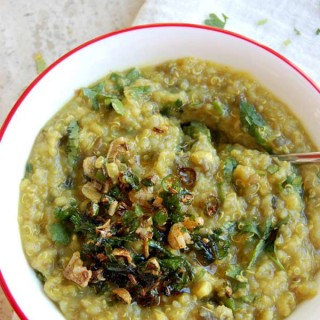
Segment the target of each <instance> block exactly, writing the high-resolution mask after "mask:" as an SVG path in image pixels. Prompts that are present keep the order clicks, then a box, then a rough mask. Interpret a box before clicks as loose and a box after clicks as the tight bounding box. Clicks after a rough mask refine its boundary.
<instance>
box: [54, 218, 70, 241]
mask: <svg viewBox="0 0 320 320" xmlns="http://www.w3.org/2000/svg"><path fill="white" fill-rule="evenodd" d="M50 234H51V239H52V241H54V242H56V243H58V244H62V245H67V244H68V243H69V242H70V240H71V236H70V233H69V231H68V230H67V228H66V227H65V226H64V225H63V224H61V223H60V222H55V223H53V224H51V225H50Z"/></svg>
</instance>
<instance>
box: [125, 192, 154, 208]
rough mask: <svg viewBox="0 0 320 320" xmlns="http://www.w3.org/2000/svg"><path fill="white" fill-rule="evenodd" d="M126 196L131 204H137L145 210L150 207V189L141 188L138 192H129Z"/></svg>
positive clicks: (151, 197)
mask: <svg viewBox="0 0 320 320" xmlns="http://www.w3.org/2000/svg"><path fill="white" fill-rule="evenodd" d="M128 195H129V199H130V201H131V202H132V203H137V204H139V205H140V206H143V207H147V208H149V207H150V206H151V205H150V200H152V199H153V193H152V190H150V188H142V189H140V190H139V191H135V190H131V191H130V192H129V194H128Z"/></svg>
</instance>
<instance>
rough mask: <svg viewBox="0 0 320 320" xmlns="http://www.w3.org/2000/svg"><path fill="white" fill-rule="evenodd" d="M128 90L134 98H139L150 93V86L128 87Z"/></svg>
mask: <svg viewBox="0 0 320 320" xmlns="http://www.w3.org/2000/svg"><path fill="white" fill-rule="evenodd" d="M128 89H129V92H130V94H132V95H133V96H134V97H135V98H140V97H141V96H144V95H146V94H148V93H150V92H151V87H150V86H140V87H129V88H128Z"/></svg>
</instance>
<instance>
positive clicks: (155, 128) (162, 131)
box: [152, 126, 168, 133]
mask: <svg viewBox="0 0 320 320" xmlns="http://www.w3.org/2000/svg"><path fill="white" fill-rule="evenodd" d="M152 131H154V132H156V133H165V132H167V131H168V127H167V126H162V127H153V129H152Z"/></svg>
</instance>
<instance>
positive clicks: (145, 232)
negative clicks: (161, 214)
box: [136, 217, 153, 240]
mask: <svg viewBox="0 0 320 320" xmlns="http://www.w3.org/2000/svg"><path fill="white" fill-rule="evenodd" d="M136 234H138V235H139V237H140V238H141V239H142V240H145V239H152V237H153V228H152V218H151V217H150V218H149V219H146V220H143V222H142V224H141V226H140V227H139V228H138V229H137V230H136Z"/></svg>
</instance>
